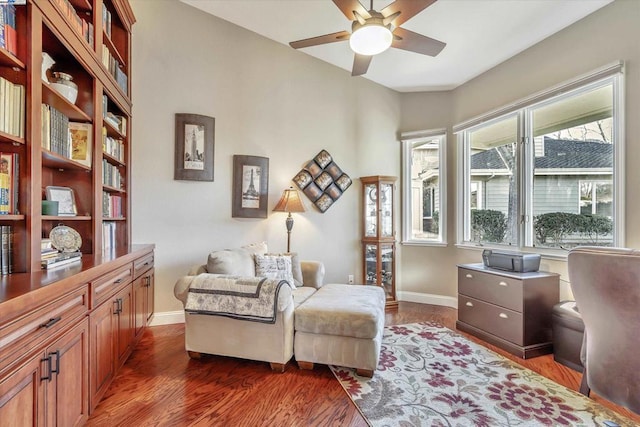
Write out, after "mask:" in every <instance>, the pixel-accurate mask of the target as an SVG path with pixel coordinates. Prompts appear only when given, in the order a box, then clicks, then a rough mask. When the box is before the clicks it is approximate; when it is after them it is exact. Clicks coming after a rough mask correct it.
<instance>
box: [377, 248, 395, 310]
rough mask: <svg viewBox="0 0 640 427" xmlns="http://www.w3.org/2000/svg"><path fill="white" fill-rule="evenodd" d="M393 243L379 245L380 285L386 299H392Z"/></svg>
mask: <svg viewBox="0 0 640 427" xmlns="http://www.w3.org/2000/svg"><path fill="white" fill-rule="evenodd" d="M393 267H394V262H393V243H382V244H380V284H381V285H382V287H383V288H384V292H385V294H386V295H387V299H389V298H390V297H393V295H394V292H393V277H394V274H393V273H394V272H393Z"/></svg>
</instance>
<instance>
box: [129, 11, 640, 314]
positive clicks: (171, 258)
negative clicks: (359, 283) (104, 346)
mask: <svg viewBox="0 0 640 427" xmlns="http://www.w3.org/2000/svg"><path fill="white" fill-rule="evenodd" d="M131 3H132V7H133V9H134V12H135V14H136V18H137V19H138V22H137V23H136V25H135V26H134V38H133V57H134V61H133V73H132V74H133V75H132V79H133V99H134V108H133V114H134V120H133V140H134V145H133V176H132V178H133V189H132V193H133V200H134V201H133V240H134V242H141V243H142V242H154V243H156V245H157V251H156V254H157V257H156V258H157V263H156V265H157V290H156V311H157V312H166V311H172V310H179V309H180V305H179V303H178V301H177V300H175V299H174V298H173V294H172V288H173V284H174V282H175V280H176V279H177V278H178V277H179V276H181V275H182V274H183V273H184V272H186V270H187V269H188V268H189V266H191V265H192V264H197V263H202V262H204V261H205V259H206V254H207V253H208V252H209V251H211V250H214V249H220V248H229V247H235V246H238V245H242V244H247V243H251V242H254V241H261V240H265V241H267V242H268V243H269V245H270V247H271V249H272V250H274V251H283V250H284V249H285V246H286V232H285V228H284V220H285V214H281V213H271V209H272V208H273V206H274V205H275V203H276V201H277V199H278V198H279V196H280V194H281V192H282V190H283V189H284V188H286V187H287V186H288V185H290V179H291V178H292V177H293V176H294V175H295V174H296V173H297V172H298V170H299V169H300V168H301V166H302V165H303V164H304V163H305V162H306V161H307V160H309V159H311V158H312V157H313V156H314V155H315V154H316V153H317V152H318V151H320V150H321V149H326V150H328V151H329V152H330V153H331V154H332V155H333V156H334V158H335V159H336V161H337V163H338V164H339V165H340V166H341V167H342V168H343V170H344V171H345V172H347V173H349V175H350V176H351V177H352V178H353V179H354V185H353V186H352V187H351V188H350V189H349V190H348V191H347V192H346V193H345V195H344V196H343V197H342V198H341V199H340V200H339V201H338V202H337V203H336V204H335V205H334V206H333V207H331V208H330V209H329V210H328V211H327V212H326V213H325V214H320V213H319V212H317V211H316V210H315V209H314V208H313V207H312V206H311V205H310V203H308V201H306V200H305V201H306V202H307V208H308V212H307V213H305V214H302V215H296V218H295V221H296V222H295V227H294V230H293V235H292V248H293V250H296V251H298V252H300V253H301V254H302V256H303V258H307V259H319V260H322V261H323V262H324V263H325V264H326V266H327V281H329V282H342V281H344V280H346V276H347V275H348V274H356V277H360V275H361V265H360V264H361V255H360V243H359V236H360V234H359V227H360V217H359V211H360V200H359V190H360V185H359V182H358V180H357V178H358V177H360V176H365V175H374V174H380V175H396V176H399V175H400V152H401V151H400V144H399V142H398V141H397V139H398V135H399V132H404V131H415V130H422V129H433V128H447V129H449V136H448V144H449V146H448V150H447V156H448V171H447V179H448V200H449V204H448V218H447V219H448V226H447V231H448V236H449V237H448V241H449V246H448V247H446V248H440V247H416V246H399V248H398V259H399V264H398V277H399V291H400V292H399V295H400V297H401V298H404V299H409V300H417V301H425V302H427V301H436V300H437V297H436V298H435V299H433V298H430V296H434V295H435V296H443V297H445V298H448V299H449V300H448V301H447V300H443V301H442V303H445V304H446V303H451V302H452V301H453V299H452V298H454V297H455V296H456V293H457V286H456V268H455V265H456V264H457V263H463V262H479V261H480V252H479V251H478V250H469V249H458V248H456V247H455V246H454V242H455V240H456V234H455V232H456V229H455V219H456V188H457V187H456V186H457V177H458V171H457V170H456V165H457V161H456V153H457V149H456V148H457V147H456V143H455V139H454V138H453V135H452V134H451V127H452V126H453V125H454V124H456V123H459V122H461V121H464V120H466V119H469V118H471V117H474V116H476V115H479V114H483V113H486V112H488V111H490V110H492V109H495V108H498V107H500V106H503V105H506V104H509V103H511V102H513V101H515V100H518V99H520V98H523V97H525V96H527V95H530V94H532V93H535V92H537V91H539V90H541V89H545V88H548V87H550V86H553V85H556V84H558V83H561V82H563V81H565V80H568V79H571V78H573V77H575V76H578V75H580V74H583V73H586V72H589V71H591V70H593V69H595V68H598V67H600V66H602V65H605V64H607V63H610V62H612V61H615V60H620V59H622V60H624V61H625V62H626V72H627V74H626V91H625V94H626V111H627V121H626V128H625V131H626V144H627V155H626V159H627V165H626V167H627V179H626V182H627V195H628V196H629V197H627V206H626V212H627V224H626V226H627V233H626V240H627V242H626V244H627V246H630V247H640V223H638V222H637V221H633V214H632V212H637V211H638V209H639V208H640V200H638V198H634V197H632V196H633V191H634V189H635V183H636V182H638V180H639V179H640V170H639V169H638V168H637V167H634V166H635V164H636V163H637V162H638V160H639V159H640V146H639V145H638V143H637V141H636V139H637V137H638V135H640V128H639V127H640V123H639V122H638V121H637V120H635V118H637V117H638V116H639V114H640V68H639V65H640V42H639V41H640V27H638V26H637V25H636V24H637V22H640V2H638V1H636V0H617V1H615V2H614V3H612V4H611V5H609V6H606V7H605V8H603V9H601V10H600V11H597V12H595V13H594V14H592V15H590V16H588V17H586V18H585V19H583V20H582V21H580V22H578V23H576V24H574V25H573V26H571V27H569V28H567V29H565V30H564V31H562V32H560V33H558V34H556V35H554V36H552V37H550V38H548V39H546V40H544V41H542V42H541V43H539V44H538V45H536V46H534V47H532V48H530V49H528V50H526V51H524V52H523V53H521V54H520V55H518V56H516V57H514V58H512V59H510V60H509V61H506V62H504V63H503V64H500V65H498V66H497V67H495V68H494V69H492V70H490V71H488V72H486V73H484V74H482V75H481V76H479V77H477V78H476V79H474V80H472V81H470V82H468V83H466V84H464V85H463V86H461V87H459V88H457V89H456V90H454V91H449V92H436V93H411V94H399V93H396V92H394V91H391V90H388V89H385V88H382V87H380V86H378V85H376V84H373V83H371V82H369V81H367V80H366V79H363V78H352V77H350V75H349V73H348V72H347V71H344V70H341V69H338V68H336V67H333V66H331V65H328V64H326V63H324V62H321V61H319V60H316V59H314V58H311V57H309V56H307V55H305V54H304V53H302V52H297V51H294V50H292V49H290V48H289V47H287V46H283V45H280V44H278V43H275V42H273V41H270V40H267V39H265V38H262V37H260V36H258V35H256V34H254V33H251V32H249V31H246V30H244V29H241V28H239V27H236V26H234V25H232V24H230V23H227V22H225V21H222V20H220V19H217V18H215V17H212V16H209V15H206V14H204V13H202V12H200V11H198V10H196V9H193V8H191V7H189V6H187V5H184V4H182V3H179V2H177V0H154V1H149V0H131ZM178 112H181V113H197V114H204V115H209V116H213V117H215V118H216V149H215V156H216V158H215V182H206V183H201V182H190V181H174V180H173V157H174V144H175V141H174V114H175V113H178ZM234 154H245V155H258V156H265V157H269V159H270V179H269V217H268V218H267V219H263V220H259V219H234V218H231V175H232V156H233V155H234ZM398 202H400V197H398ZM398 230H399V228H398ZM542 268H543V269H545V270H552V271H557V272H559V273H561V274H562V275H563V289H562V296H563V297H566V296H568V295H569V294H568V286H567V282H566V280H567V276H566V263H564V262H562V261H548V260H543V264H542ZM422 296H424V298H423V297H422Z"/></svg>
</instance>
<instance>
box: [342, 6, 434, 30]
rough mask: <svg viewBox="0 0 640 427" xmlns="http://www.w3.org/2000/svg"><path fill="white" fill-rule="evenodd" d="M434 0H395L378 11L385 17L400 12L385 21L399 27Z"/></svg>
mask: <svg viewBox="0 0 640 427" xmlns="http://www.w3.org/2000/svg"><path fill="white" fill-rule="evenodd" d="M334 1H335V0H334ZM436 1H437V0H396V1H394V2H393V3H391V4H390V5H389V6H387V7H385V8H384V9H382V10H381V11H380V13H382V15H383V16H385V17H391V15H393V14H395V13H398V12H400V14H399V15H398V16H397V17H396V18H395V19H392V20H391V22H386V21H385V25H386V24H393V25H394V26H396V27H399V26H400V25H402V24H403V23H405V22H407V21H408V20H409V19H411V18H413V17H414V16H416V15H417V14H418V13H420V12H422V11H423V10H425V9H426V8H427V7H429V6H431V5H432V4H433V3H435V2H436Z"/></svg>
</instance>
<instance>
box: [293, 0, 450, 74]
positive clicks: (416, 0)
mask: <svg viewBox="0 0 640 427" xmlns="http://www.w3.org/2000/svg"><path fill="white" fill-rule="evenodd" d="M436 1H437V0H396V1H394V2H393V3H391V4H389V5H388V6H386V7H385V8H384V9H382V10H381V11H380V12H377V11H375V10H374V9H373V0H371V3H370V4H371V6H370V9H369V10H366V9H365V8H364V6H363V5H362V4H361V3H360V2H359V1H358V0H333V2H334V3H335V4H336V6H338V8H339V9H340V11H342V13H343V14H344V15H345V16H346V17H347V19H349V20H350V21H353V23H352V24H351V33H349V32H348V31H339V32H337V33H332V34H325V35H323V36H318V37H312V38H309V39H304V40H298V41H294V42H291V43H289V45H290V46H291V47H292V48H294V49H300V48H304V47H310V46H317V45H321V44H327V43H334V42H341V41H347V40H349V45H350V46H351V49H352V50H353V51H354V53H355V58H354V60H353V69H352V71H351V75H352V76H360V75H363V74H365V73H366V72H367V70H368V69H369V64H370V63H371V58H373V56H374V55H377V54H379V53H382V52H384V51H385V50H387V49H388V48H389V47H395V48H397V49H403V50H408V51H410V52H416V53H420V54H422V55H429V56H436V55H437V54H439V53H440V52H441V51H442V49H444V47H445V46H446V43H443V42H441V41H439V40H436V39H432V38H431V37H427V36H423V35H421V34H418V33H414V32H413V31H409V30H405V29H404V28H400V25H402V24H403V23H404V22H406V21H408V20H409V19H411V18H413V17H414V16H415V15H417V14H418V13H420V12H422V11H423V10H424V9H426V8H427V7H429V6H431V5H432V4H433V3H435V2H436Z"/></svg>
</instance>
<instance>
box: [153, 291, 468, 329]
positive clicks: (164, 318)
mask: <svg viewBox="0 0 640 427" xmlns="http://www.w3.org/2000/svg"><path fill="white" fill-rule="evenodd" d="M398 301H408V302H417V303H421V304H432V305H441V306H444V307H453V308H458V299H457V298H454V297H445V296H442V295H435V294H423V293H421V292H398ZM175 323H184V311H183V310H178V311H165V312H162V313H155V314H154V315H153V317H152V318H151V323H149V326H161V325H173V324H175Z"/></svg>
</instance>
